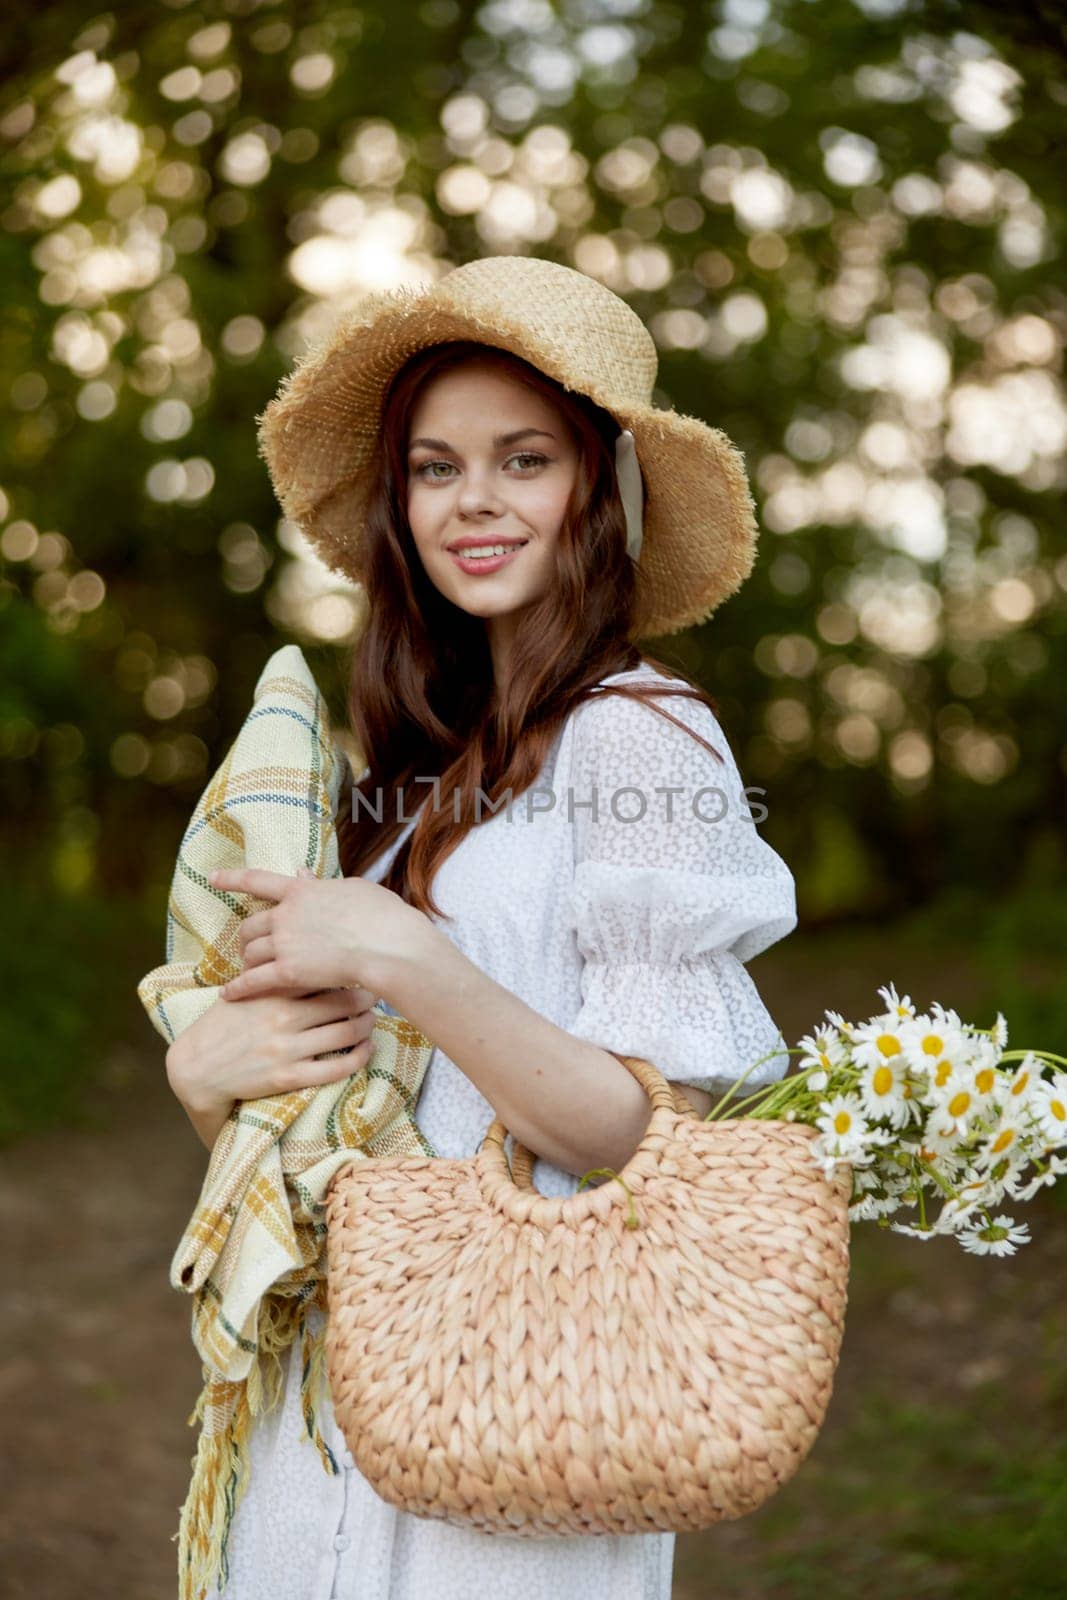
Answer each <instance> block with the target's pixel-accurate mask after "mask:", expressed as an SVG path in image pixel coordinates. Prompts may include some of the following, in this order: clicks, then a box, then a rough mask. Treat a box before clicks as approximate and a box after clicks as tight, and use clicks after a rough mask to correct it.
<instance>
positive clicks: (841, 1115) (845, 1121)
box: [834, 1111, 852, 1133]
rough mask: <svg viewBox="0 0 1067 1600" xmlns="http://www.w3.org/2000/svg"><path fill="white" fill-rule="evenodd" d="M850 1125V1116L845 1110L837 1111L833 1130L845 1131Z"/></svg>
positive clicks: (836, 1131)
mask: <svg viewBox="0 0 1067 1600" xmlns="http://www.w3.org/2000/svg"><path fill="white" fill-rule="evenodd" d="M851 1126H852V1117H851V1115H850V1114H849V1112H847V1111H839V1112H838V1113H837V1116H836V1117H835V1118H834V1132H835V1133H847V1132H848V1130H849V1129H850V1128H851Z"/></svg>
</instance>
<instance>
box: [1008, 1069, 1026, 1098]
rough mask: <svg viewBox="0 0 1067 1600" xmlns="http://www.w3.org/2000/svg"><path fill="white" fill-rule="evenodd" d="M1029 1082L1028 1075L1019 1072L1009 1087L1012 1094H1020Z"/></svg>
mask: <svg viewBox="0 0 1067 1600" xmlns="http://www.w3.org/2000/svg"><path fill="white" fill-rule="evenodd" d="M1029 1082H1030V1074H1029V1073H1028V1072H1020V1074H1019V1076H1018V1077H1017V1078H1016V1080H1015V1082H1014V1083H1013V1084H1012V1086H1011V1092H1012V1094H1022V1092H1023V1090H1024V1089H1025V1088H1026V1085H1027V1084H1028V1083H1029Z"/></svg>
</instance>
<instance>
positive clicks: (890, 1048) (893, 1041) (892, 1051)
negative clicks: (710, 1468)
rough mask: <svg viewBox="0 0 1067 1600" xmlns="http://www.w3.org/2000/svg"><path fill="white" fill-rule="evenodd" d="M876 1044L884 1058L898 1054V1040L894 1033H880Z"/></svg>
mask: <svg viewBox="0 0 1067 1600" xmlns="http://www.w3.org/2000/svg"><path fill="white" fill-rule="evenodd" d="M876 1042H877V1045H878V1048H879V1050H880V1051H881V1052H882V1054H883V1055H884V1056H896V1055H899V1054H900V1040H899V1039H898V1038H897V1036H896V1034H895V1033H880V1034H879V1035H878V1039H877V1041H876Z"/></svg>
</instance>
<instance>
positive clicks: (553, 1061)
mask: <svg viewBox="0 0 1067 1600" xmlns="http://www.w3.org/2000/svg"><path fill="white" fill-rule="evenodd" d="M375 987H376V989H377V992H378V993H379V994H381V995H382V997H383V998H384V999H385V1000H387V1001H388V1002H389V1004H390V1005H391V1006H394V1007H395V1009H396V1010H397V1011H399V1012H400V1013H401V1015H402V1016H404V1017H406V1018H407V1020H408V1021H409V1022H411V1023H413V1024H414V1025H415V1027H417V1028H420V1029H421V1030H422V1032H423V1033H425V1034H426V1036H427V1037H428V1038H429V1039H431V1040H432V1041H433V1043H434V1044H435V1045H438V1046H439V1047H440V1048H441V1049H442V1050H443V1051H444V1052H445V1054H446V1055H448V1056H449V1057H450V1058H451V1059H452V1060H453V1061H454V1062H455V1063H456V1065H457V1066H458V1067H459V1068H460V1070H461V1071H462V1072H464V1073H465V1074H466V1076H467V1077H468V1078H470V1079H471V1081H472V1082H473V1083H474V1084H475V1085H476V1087H477V1088H478V1089H479V1090H480V1091H481V1093H482V1094H483V1095H484V1096H485V1098H486V1099H487V1100H488V1101H489V1103H490V1105H491V1106H492V1107H493V1108H494V1110H495V1112H496V1114H497V1116H499V1117H500V1118H501V1120H502V1121H503V1122H504V1124H505V1126H506V1127H507V1129H508V1131H509V1132H510V1133H512V1134H513V1135H514V1137H515V1138H516V1139H517V1140H518V1142H519V1143H520V1144H524V1145H526V1147H527V1148H528V1149H530V1150H532V1151H533V1152H534V1153H535V1155H538V1156H541V1157H542V1158H543V1159H544V1160H546V1161H548V1162H550V1163H551V1164H552V1165H553V1166H555V1167H559V1168H560V1169H561V1171H564V1172H572V1173H575V1174H578V1175H581V1174H583V1173H585V1172H588V1171H589V1170H590V1169H591V1168H593V1167H611V1168H612V1169H613V1170H614V1171H616V1172H617V1171H619V1170H621V1168H622V1167H623V1166H625V1164H626V1162H627V1161H628V1160H629V1158H630V1156H631V1155H632V1154H633V1152H634V1150H635V1149H636V1148H637V1145H638V1144H639V1143H640V1140H641V1137H642V1135H643V1133H644V1131H645V1129H646V1128H647V1126H648V1119H649V1116H650V1115H651V1109H652V1108H651V1104H650V1102H649V1099H648V1096H647V1094H646V1093H645V1091H644V1089H642V1087H641V1085H640V1084H639V1083H638V1082H637V1080H636V1079H635V1078H634V1077H633V1076H632V1075H631V1074H630V1073H629V1072H628V1071H627V1070H626V1068H625V1067H624V1066H623V1065H622V1063H621V1061H618V1060H617V1059H616V1057H615V1056H613V1055H611V1054H610V1053H609V1052H608V1051H607V1050H602V1049H601V1048H600V1046H599V1045H595V1044H590V1043H588V1042H587V1041H586V1040H584V1039H576V1038H575V1037H574V1035H573V1034H570V1033H567V1032H566V1030H565V1029H563V1028H558V1027H557V1026H556V1025H555V1023H553V1022H549V1021H548V1019H547V1018H546V1017H543V1016H541V1015H540V1013H539V1012H537V1011H534V1010H533V1009H532V1008H531V1007H530V1006H528V1005H527V1004H526V1003H525V1001H523V1000H520V999H519V998H518V996H517V995H514V994H512V993H511V991H510V990H509V989H506V988H504V987H503V985H502V984H499V983H496V982H495V981H494V980H493V979H492V978H490V977H488V976H487V974H486V973H484V972H482V971H481V969H480V968H479V967H477V966H475V965H474V963H473V962H472V961H470V960H469V959H468V958H467V957H466V956H465V955H463V954H462V952H461V951H459V950H457V949H456V947H455V945H454V944H453V943H452V941H451V940H450V939H449V938H448V936H447V935H446V934H445V933H443V932H442V931H441V930H440V929H439V928H437V927H435V926H434V925H433V924H432V923H430V922H427V923H426V926H425V929H424V931H423V933H422V934H421V935H420V937H419V938H418V939H417V940H416V941H414V942H413V944H412V946H411V948H410V950H409V951H408V952H407V953H406V955H405V956H404V957H402V958H400V959H399V960H395V961H393V962H392V963H390V964H389V966H388V967H387V968H386V969H385V970H384V971H383V972H382V973H381V974H380V975H379V981H378V982H377V984H376V985H375Z"/></svg>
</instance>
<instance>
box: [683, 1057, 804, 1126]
mask: <svg viewBox="0 0 1067 1600" xmlns="http://www.w3.org/2000/svg"><path fill="white" fill-rule="evenodd" d="M781 1053H782V1052H781V1051H780V1050H768V1051H767V1053H766V1054H765V1055H762V1056H760V1058H759V1060H758V1061H753V1063H752V1065H751V1066H750V1067H746V1068H745V1070H744V1072H742V1074H741V1076H740V1077H739V1078H738V1079H737V1081H736V1083H732V1084H731V1085H730V1087H729V1088H728V1089H727V1091H726V1093H725V1094H724V1095H722V1096H721V1097H720V1098H719V1099H718V1100H717V1101H716V1103H715V1104H714V1105H713V1106H712V1108H711V1110H710V1111H709V1112H708V1114H707V1116H706V1117H705V1118H704V1121H705V1122H712V1121H714V1120H715V1119H716V1118H717V1117H718V1115H719V1111H720V1109H721V1108H722V1107H723V1106H724V1105H725V1104H726V1102H727V1101H728V1100H729V1099H730V1097H731V1095H733V1094H736V1092H737V1089H738V1086H739V1085H740V1084H742V1083H744V1081H745V1079H746V1078H747V1077H748V1076H749V1074H750V1073H753V1072H755V1070H756V1068H757V1067H759V1066H762V1065H763V1063H764V1062H765V1061H770V1060H771V1058H772V1056H777V1055H781ZM802 1054H803V1051H802V1050H801V1049H800V1046H799V1045H794V1046H793V1048H792V1049H787V1050H786V1055H790V1056H794V1055H795V1056H799V1055H802ZM771 1087H775V1088H776V1087H777V1085H772V1086H771ZM760 1092H761V1093H762V1090H761V1091H760ZM751 1098H753V1099H755V1098H756V1096H752V1097H751ZM740 1104H742V1105H747V1104H748V1101H741V1102H740ZM734 1110H735V1111H736V1110H737V1106H735V1107H734Z"/></svg>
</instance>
